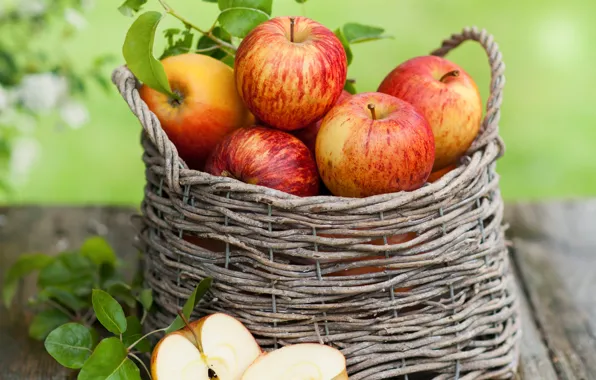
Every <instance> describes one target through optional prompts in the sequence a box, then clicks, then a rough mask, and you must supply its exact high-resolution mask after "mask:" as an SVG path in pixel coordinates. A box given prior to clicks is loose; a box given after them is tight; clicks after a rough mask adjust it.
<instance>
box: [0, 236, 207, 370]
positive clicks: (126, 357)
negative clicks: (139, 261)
mask: <svg viewBox="0 0 596 380" xmlns="http://www.w3.org/2000/svg"><path fill="white" fill-rule="evenodd" d="M120 266H121V265H120V262H119V261H118V259H117V256H116V254H115V252H114V250H113V249H112V248H111V247H110V245H109V244H108V243H107V242H106V241H105V240H104V239H103V238H100V237H92V238H90V239H88V240H87V241H85V242H84V243H83V245H82V246H81V247H80V248H79V249H78V250H76V251H74V252H63V253H60V254H58V255H57V256H49V255H46V254H43V253H34V254H26V255H22V256H21V257H20V258H19V259H18V260H17V262H16V263H15V264H13V265H12V266H11V267H10V268H9V269H8V270H7V272H6V274H5V276H4V287H3V300H4V304H5V305H6V306H7V307H9V306H10V305H11V304H12V301H13V298H14V295H15V292H16V290H17V287H18V284H19V281H20V280H21V279H22V278H24V277H25V276H28V275H30V274H32V273H33V272H38V281H37V287H38V290H39V291H38V293H37V294H36V295H35V296H34V297H33V298H32V299H30V302H29V303H30V305H31V306H33V307H34V309H35V310H37V311H38V312H37V314H36V315H35V316H34V318H33V320H32V322H31V324H30V326H29V336H30V337H31V338H33V339H36V340H43V341H44V346H45V348H46V351H47V352H48V353H49V354H50V355H51V356H52V357H53V358H54V359H55V360H56V361H57V362H58V363H59V364H60V365H62V366H64V367H66V368H70V369H74V370H80V371H79V373H78V377H77V378H78V379H79V380H87V379H94V380H97V379H111V380H116V379H127V380H131V379H132V380H134V379H141V369H143V370H144V371H145V372H146V373H147V375H148V376H149V378H151V374H150V372H149V369H148V368H147V367H146V365H145V363H144V362H143V360H141V358H140V357H139V355H138V354H140V353H147V352H150V351H151V350H152V346H151V343H150V341H149V340H148V339H147V338H148V337H149V336H150V335H153V334H157V333H170V332H173V331H176V330H178V329H180V328H182V327H184V325H185V323H187V321H188V319H189V318H190V316H191V313H192V311H193V310H194V308H195V307H196V305H197V304H198V303H199V301H200V300H201V299H202V297H203V296H204V295H205V293H206V292H207V291H208V290H209V288H210V287H211V279H209V278H207V279H204V280H203V281H201V282H200V283H199V284H198V285H197V286H196V288H195V289H194V291H193V292H192V293H191V295H190V297H189V298H188V300H187V301H186V303H185V304H184V306H183V307H182V309H181V310H180V311H179V315H178V316H177V317H176V318H175V319H174V320H173V321H172V323H171V324H170V325H169V326H167V327H164V328H161V329H158V330H155V331H151V332H149V333H147V334H144V335H143V333H142V331H143V328H142V325H143V323H144V321H145V318H146V316H147V313H148V311H149V310H150V309H151V307H152V306H153V296H152V292H151V290H150V289H145V288H142V287H141V286H140V283H142V280H140V279H139V278H138V276H137V278H135V279H134V280H133V283H132V284H128V283H126V282H125V281H124V279H123V278H122V276H121V275H120V274H119V271H118V269H119V268H120ZM123 305H124V307H123ZM125 309H126V311H128V314H129V315H127V312H126V311H125ZM140 310H142V312H140ZM140 314H142V316H141V319H140V320H139V317H138V315H140ZM139 366H140V367H139Z"/></svg>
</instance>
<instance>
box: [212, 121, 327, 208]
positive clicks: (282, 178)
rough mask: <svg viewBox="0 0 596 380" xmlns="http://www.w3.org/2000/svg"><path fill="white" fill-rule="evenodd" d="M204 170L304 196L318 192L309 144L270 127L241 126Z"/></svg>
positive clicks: (315, 169) (219, 148)
mask: <svg viewBox="0 0 596 380" xmlns="http://www.w3.org/2000/svg"><path fill="white" fill-rule="evenodd" d="M205 171H206V172H208V173H211V174H213V175H216V176H226V177H231V178H236V179H237V180H239V181H242V182H245V183H250V184H253V185H260V186H266V187H269V188H272V189H276V190H280V191H284V192H286V193H289V194H293V195H297V196H302V197H306V196H313V195H317V194H318V192H319V175H318V173H317V165H316V163H315V160H314V158H313V156H312V154H311V152H310V151H309V150H308V148H307V147H306V145H304V143H303V142H302V141H300V140H298V138H296V137H294V136H292V135H291V134H289V133H286V132H283V131H279V130H276V129H272V128H267V127H258V126H255V127H248V128H241V129H238V130H236V131H234V132H232V133H231V134H229V135H228V136H226V138H225V139H224V140H223V141H222V142H221V143H220V144H219V145H218V146H217V147H216V148H215V150H214V151H213V154H212V155H211V156H210V157H209V159H208V161H207V164H206V165H205Z"/></svg>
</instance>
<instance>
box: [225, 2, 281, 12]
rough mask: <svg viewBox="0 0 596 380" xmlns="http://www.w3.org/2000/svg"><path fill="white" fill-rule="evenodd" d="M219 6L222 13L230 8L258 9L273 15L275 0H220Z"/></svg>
mask: <svg viewBox="0 0 596 380" xmlns="http://www.w3.org/2000/svg"><path fill="white" fill-rule="evenodd" d="M217 4H218V5H219V10H220V11H225V10H226V9H229V8H249V9H258V10H260V11H263V12H265V13H267V14H268V15H271V8H272V5H273V0H218V2H217Z"/></svg>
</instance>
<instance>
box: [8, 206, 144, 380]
mask: <svg viewBox="0 0 596 380" xmlns="http://www.w3.org/2000/svg"><path fill="white" fill-rule="evenodd" d="M132 213H133V210H131V209H124V208H110V207H14V208H0V268H1V269H0V284H1V281H2V280H3V278H2V277H3V274H4V271H5V269H6V268H8V267H9V266H10V265H12V263H14V261H15V260H16V259H17V257H18V256H19V255H20V254H22V253H30V252H44V253H48V254H55V253H57V252H60V251H62V250H65V249H72V248H77V247H78V246H80V244H81V243H82V242H83V241H84V240H85V239H86V238H87V237H90V236H93V235H102V236H104V237H106V239H107V240H108V241H109V242H110V244H112V246H113V247H114V249H115V250H116V252H117V253H118V255H119V256H120V257H122V258H124V261H125V262H126V265H127V268H130V269H131V271H130V273H132V272H133V270H134V257H135V256H136V250H135V249H134V247H133V236H134V231H133V228H132V224H131V222H130V216H131V214H132ZM34 291H35V278H34V277H31V278H28V279H27V280H26V281H25V282H24V286H23V287H22V290H20V291H19V292H18V293H17V295H16V297H15V301H14V302H13V304H12V307H11V308H10V310H7V309H6V308H5V307H4V306H0V379H2V380H17V379H18V380H22V379H30V380H37V379H39V380H42V379H43V380H48V379H52V380H53V379H67V378H69V376H72V372H71V371H67V370H65V369H64V368H63V367H61V366H60V365H58V364H57V363H56V362H55V361H54V359H52V358H51V357H50V356H49V355H48V354H47V353H46V352H45V349H44V347H43V344H42V343H41V342H36V341H33V340H32V339H29V338H28V336H27V331H28V325H29V322H30V321H31V318H32V313H31V311H30V310H27V309H26V307H25V304H26V300H27V299H28V297H29V296H30V295H31V294H33V293H34Z"/></svg>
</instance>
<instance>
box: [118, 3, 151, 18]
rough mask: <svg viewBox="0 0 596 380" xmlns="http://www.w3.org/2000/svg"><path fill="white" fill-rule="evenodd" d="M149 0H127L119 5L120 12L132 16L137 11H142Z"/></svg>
mask: <svg viewBox="0 0 596 380" xmlns="http://www.w3.org/2000/svg"><path fill="white" fill-rule="evenodd" d="M145 3H147V0H126V1H125V2H124V3H122V5H121V6H119V7H118V10H119V11H120V13H122V14H123V15H124V16H127V17H132V16H133V15H134V14H135V13H136V12H138V11H140V10H141V8H142V7H143V5H145Z"/></svg>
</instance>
